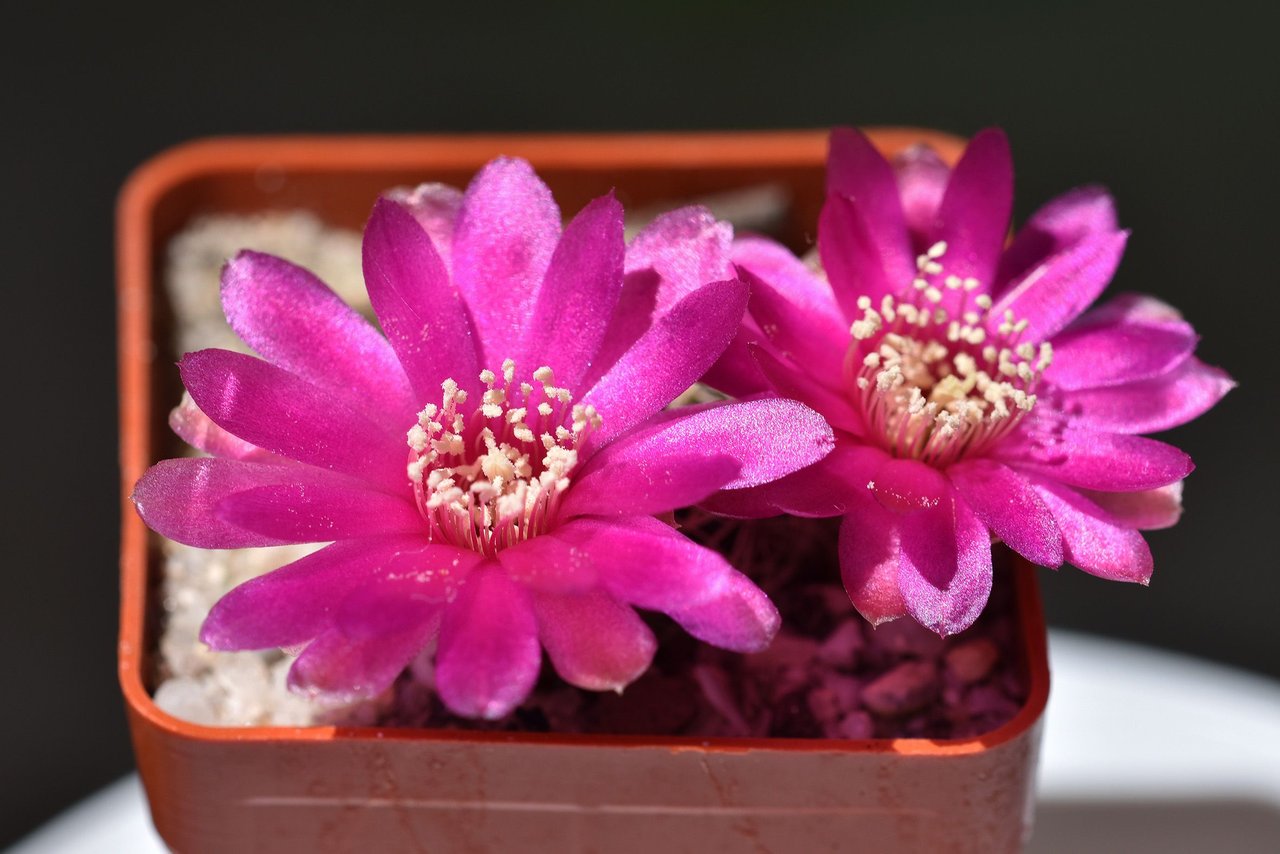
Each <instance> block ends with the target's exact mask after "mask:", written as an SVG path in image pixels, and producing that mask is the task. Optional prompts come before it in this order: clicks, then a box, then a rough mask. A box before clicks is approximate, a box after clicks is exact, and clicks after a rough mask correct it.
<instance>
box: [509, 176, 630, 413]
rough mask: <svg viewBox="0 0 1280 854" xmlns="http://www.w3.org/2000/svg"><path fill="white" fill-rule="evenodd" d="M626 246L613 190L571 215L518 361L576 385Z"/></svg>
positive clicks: (600, 331) (610, 301)
mask: <svg viewBox="0 0 1280 854" xmlns="http://www.w3.org/2000/svg"><path fill="white" fill-rule="evenodd" d="M625 248H626V243H625V242H624V240H623V234H622V205H620V204H618V201H617V199H615V198H614V197H613V196H612V194H611V195H608V196H602V197H600V198H598V199H596V200H595V201H593V202H592V203H591V204H589V205H587V206H586V207H585V208H583V209H582V212H581V213H579V214H578V215H577V216H576V217H574V219H573V221H572V222H570V223H569V225H568V226H566V227H565V230H564V234H563V235H562V236H561V238H560V243H559V245H557V246H556V249H555V252H554V253H553V254H552V256H551V262H550V265H549V266H548V267H547V275H546V279H545V280H544V281H543V283H542V287H541V288H540V289H539V291H538V293H537V295H536V299H535V302H534V305H533V311H532V315H531V320H530V322H529V325H528V327H527V328H526V330H525V341H524V347H523V349H522V353H523V356H522V357H518V358H517V359H516V363H517V365H521V364H523V365H524V366H525V367H526V368H527V369H528V370H529V371H533V370H536V369H537V368H539V367H542V366H543V365H547V366H549V367H550V368H551V369H552V370H553V371H554V372H555V376H556V382H557V383H558V384H560V385H562V386H565V387H567V388H577V387H578V383H579V381H580V380H581V379H582V376H583V374H584V373H585V372H586V370H587V368H588V366H590V365H591V363H592V361H593V360H594V358H595V355H596V351H597V350H599V349H600V342H601V341H602V340H603V338H604V333H605V328H606V327H607V326H608V324H609V319H610V318H611V317H612V316H613V311H614V307H615V306H616V305H617V303H618V295H619V293H620V292H621V289H622V258H623V253H624V251H625Z"/></svg>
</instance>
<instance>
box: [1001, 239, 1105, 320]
mask: <svg viewBox="0 0 1280 854" xmlns="http://www.w3.org/2000/svg"><path fill="white" fill-rule="evenodd" d="M1128 239H1129V232H1127V231H1114V232H1107V233H1103V234H1091V235H1089V236H1088V237H1086V238H1084V239H1083V240H1081V241H1079V242H1078V243H1076V244H1074V245H1073V246H1071V247H1070V248H1068V249H1065V250H1063V251H1062V252H1059V253H1058V254H1057V255H1054V256H1053V257H1052V258H1049V259H1047V260H1045V261H1044V262H1042V263H1040V264H1039V265H1037V266H1036V267H1034V268H1032V269H1031V270H1029V271H1028V272H1027V273H1026V274H1025V275H1023V276H1022V277H1020V278H1018V279H1016V280H1014V281H1013V282H1010V284H1009V288H1008V290H1006V291H1005V292H1004V293H1003V294H1002V295H1001V297H1000V299H999V300H997V301H996V303H995V305H994V306H992V308H991V311H990V312H989V313H988V314H987V325H988V327H990V329H989V331H992V332H994V331H995V327H996V326H998V325H999V324H1001V323H1003V322H1004V318H1005V312H1006V311H1010V312H1013V317H1014V319H1015V320H1026V321H1027V328H1026V331H1025V332H1024V333H1023V335H1022V339H1023V340H1024V341H1043V340H1046V339H1048V338H1051V337H1053V336H1054V335H1055V334H1056V333H1057V332H1058V331H1059V330H1060V329H1062V328H1063V327H1064V326H1066V325H1067V324H1068V323H1070V322H1071V321H1072V320H1074V319H1075V318H1076V316H1077V315H1079V314H1080V312H1082V311H1084V310H1085V309H1086V308H1088V306H1089V303H1091V302H1093V301H1094V300H1095V299H1096V298H1097V297H1098V294H1100V293H1102V291H1103V289H1105V288H1106V286H1107V284H1108V283H1109V282H1110V281H1111V277H1112V275H1113V274H1114V273H1115V271H1116V267H1118V266H1119V265H1120V257H1121V256H1122V255H1124V246H1125V242H1126V241H1127V240H1128Z"/></svg>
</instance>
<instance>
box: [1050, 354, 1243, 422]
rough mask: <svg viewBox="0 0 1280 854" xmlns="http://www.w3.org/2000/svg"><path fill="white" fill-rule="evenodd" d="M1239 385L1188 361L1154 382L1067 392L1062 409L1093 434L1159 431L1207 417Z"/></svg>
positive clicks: (1220, 372) (1195, 361)
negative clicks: (1098, 432) (1206, 413)
mask: <svg viewBox="0 0 1280 854" xmlns="http://www.w3.org/2000/svg"><path fill="white" fill-rule="evenodd" d="M1235 387H1236V384H1235V381H1234V380H1232V379H1231V377H1230V376H1228V375H1227V372H1226V371H1224V370H1222V369H1221V368H1215V367H1211V366H1210V365H1206V364H1205V363H1204V362H1201V361H1200V360H1199V359H1196V358H1195V357H1190V358H1188V359H1186V360H1185V361H1183V362H1182V364H1180V365H1178V367H1176V368H1174V369H1173V370H1172V371H1170V372H1169V373H1167V374H1164V375H1163V376H1158V377H1155V378H1153V379H1149V380H1140V381H1138V382H1132V383H1126V384H1124V385H1116V386H1111V387H1110V388H1094V389H1085V390H1083V391H1073V392H1068V393H1067V394H1065V395H1063V401H1062V409H1063V411H1064V412H1066V413H1067V415H1068V416H1069V417H1071V418H1073V419H1075V420H1077V421H1079V422H1080V424H1081V426H1083V427H1087V428H1088V429H1090V430H1101V431H1108V432H1116V433H1158V432H1160V431H1161V430H1169V429H1171V428H1173V427H1177V426H1179V425H1182V424H1186V423H1187V422H1188V421H1191V420H1192V419H1194V418H1197V417H1199V416H1200V415H1203V414H1204V413H1205V412H1208V411H1209V410H1210V409H1211V408H1213V406H1214V404H1216V403H1217V402H1218V401H1219V400H1221V399H1222V398H1223V396H1224V395H1225V394H1226V393H1227V392H1229V391H1231V389H1233V388H1235Z"/></svg>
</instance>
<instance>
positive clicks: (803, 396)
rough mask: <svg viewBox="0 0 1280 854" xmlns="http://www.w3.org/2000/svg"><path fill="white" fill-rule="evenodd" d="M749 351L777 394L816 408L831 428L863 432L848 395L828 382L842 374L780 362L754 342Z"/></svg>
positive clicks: (859, 434)
mask: <svg viewBox="0 0 1280 854" xmlns="http://www.w3.org/2000/svg"><path fill="white" fill-rule="evenodd" d="M751 353H752V355H753V356H754V357H755V360H756V364H758V365H759V366H760V371H761V373H763V374H764V376H765V378H766V379H767V380H768V381H769V384H770V386H772V388H773V390H774V391H775V392H777V394H779V395H780V396H782V397H789V398H793V399H795V400H798V401H800V402H801V403H804V404H806V405H808V406H810V407H812V408H813V409H816V410H817V411H818V412H821V413H822V417H823V418H825V419H826V420H827V422H828V423H829V424H830V425H831V426H832V427H835V428H837V429H839V430H843V431H845V432H846V433H851V434H853V435H855V436H861V435H862V434H863V429H862V421H861V420H860V419H859V417H858V415H857V413H855V412H854V410H853V405H852V404H851V403H850V402H849V398H848V396H847V395H845V394H843V393H841V391H840V390H839V389H837V388H833V387H832V385H830V384H829V383H834V382H838V381H839V380H841V379H842V378H843V374H838V375H836V376H828V377H820V376H814V375H813V374H810V373H809V372H808V371H806V370H804V369H803V368H801V367H800V366H798V365H796V364H795V363H793V362H791V361H790V360H788V361H783V360H782V359H780V358H778V357H777V356H775V355H774V354H773V353H772V352H770V351H769V350H768V349H767V348H765V347H761V346H758V345H755V344H753V345H751Z"/></svg>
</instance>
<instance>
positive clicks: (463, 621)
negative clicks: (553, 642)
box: [436, 566, 542, 720]
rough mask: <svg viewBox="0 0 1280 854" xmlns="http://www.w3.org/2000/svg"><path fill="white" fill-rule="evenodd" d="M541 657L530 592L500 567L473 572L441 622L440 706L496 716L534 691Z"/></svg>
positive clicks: (438, 654) (438, 659)
mask: <svg viewBox="0 0 1280 854" xmlns="http://www.w3.org/2000/svg"><path fill="white" fill-rule="evenodd" d="M541 658H542V655H541V651H540V650H539V648H538V629H537V623H536V621H535V620H534V616H533V606H532V604H531V603H530V601H529V594H528V593H527V592H526V591H525V590H524V589H523V588H522V587H520V585H518V584H516V583H515V582H514V581H512V580H511V579H510V578H508V577H507V574H506V573H505V572H504V571H503V570H502V569H501V568H499V567H496V566H488V567H481V568H479V569H476V570H474V571H472V573H471V575H470V576H468V578H467V583H466V584H464V585H463V587H462V590H461V591H460V592H459V594H458V598H457V599H456V600H454V602H453V603H452V604H450V605H449V606H448V607H447V608H446V609H445V612H444V622H443V623H442V624H441V626H440V646H439V649H438V651H437V652H436V690H437V691H439V693H440V698H441V699H442V700H444V703H445V705H446V706H448V707H449V709H450V710H451V711H452V712H454V713H455V714H459V715H464V716H466V717H472V718H486V719H489V720H496V719H497V718H501V717H503V716H505V715H506V714H508V713H509V712H510V711H511V710H512V709H514V708H515V707H516V706H518V705H519V704H520V703H521V702H523V701H524V698H525V697H527V696H528V695H529V692H530V691H531V690H533V685H534V682H536V681H537V679H538V668H539V666H540V665H541Z"/></svg>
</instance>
